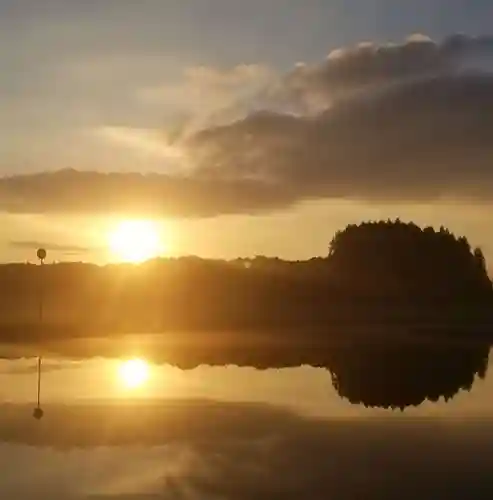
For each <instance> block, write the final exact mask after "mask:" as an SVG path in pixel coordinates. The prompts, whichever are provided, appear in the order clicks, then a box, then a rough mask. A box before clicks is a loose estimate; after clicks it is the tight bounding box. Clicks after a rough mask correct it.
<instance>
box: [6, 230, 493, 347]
mask: <svg viewBox="0 0 493 500" xmlns="http://www.w3.org/2000/svg"><path fill="white" fill-rule="evenodd" d="M486 269H487V267H486V262H485V258H484V256H483V254H482V252H481V250H480V249H478V248H476V249H472V248H471V246H470V244H469V243H468V241H467V239H466V238H465V237H463V236H462V237H456V236H454V235H453V234H452V233H451V232H449V231H448V230H446V229H444V228H440V229H439V230H438V231H436V230H434V229H433V228H431V227H426V228H423V229H421V228H419V227H418V226H416V225H415V224H413V223H403V222H401V221H399V220H396V221H379V222H363V223H361V224H359V225H349V226H347V227H346V228H345V229H344V230H343V231H339V232H337V233H336V234H335V235H334V237H333V239H332V241H331V242H330V246H329V248H328V253H327V255H326V256H325V257H318V258H313V259H310V260H307V261H297V262H289V261H283V260H281V259H278V258H267V257H256V258H254V259H236V260H233V261H220V260H207V259H200V258H197V257H183V258H178V259H154V260H150V261H148V262H145V263H143V264H141V265H131V264H112V265H106V266H97V265H94V264H86V263H56V264H51V265H45V266H43V268H41V267H40V266H37V265H33V264H7V265H2V266H0V290H3V291H4V293H3V294H2V301H1V302H0V339H3V340H9V341H16V340H19V339H23V340H26V339H33V340H35V339H40V338H42V339H45V340H46V339H59V338H65V337H77V336H86V335H102V336H107V335H112V334H121V333H129V332H132V333H135V332H166V331H174V332H177V331H181V332H202V333H204V332H210V331H228V332H237V333H238V332H241V331H256V332H259V331H268V332H273V331H276V332H278V333H279V332H280V331H282V332H283V333H282V334H279V335H281V336H282V338H287V337H288V336H292V335H294V337H295V338H298V337H299V336H300V335H301V336H302V339H303V340H306V339H307V338H310V339H312V338H313V335H314V336H315V337H316V338H317V339H320V338H323V339H327V337H332V336H335V335H337V334H338V332H339V331H348V330H351V331H356V330H365V329H367V328H370V327H371V326H375V325H377V326H379V327H383V328H387V327H390V328H395V326H396V325H398V326H400V327H402V326H403V325H407V326H409V325H414V326H417V325H419V324H427V325H429V324H430V323H431V324H433V325H435V326H437V327H438V326H440V325H445V326H446V328H447V330H449V331H450V329H451V328H452V329H453V328H455V327H457V326H458V325H460V326H461V327H464V326H465V327H467V328H469V329H470V327H471V325H472V324H473V325H474V326H475V327H477V326H479V325H484V324H485V322H486V323H487V322H488V321H489V318H490V311H491V304H492V297H493V292H492V285H491V281H490V279H489V277H488V274H487V270H486ZM41 287H42V289H43V324H42V325H40V322H39V319H38V314H39V300H40V289H41ZM336 330H337V331H336ZM313 332H316V333H313ZM276 335H277V334H276ZM279 335H277V337H279Z"/></svg>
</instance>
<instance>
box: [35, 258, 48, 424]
mask: <svg viewBox="0 0 493 500" xmlns="http://www.w3.org/2000/svg"><path fill="white" fill-rule="evenodd" d="M36 255H37V257H38V259H39V262H40V270H39V304H38V305H39V310H38V311H39V318H38V319H39V324H38V326H39V328H40V330H41V327H42V325H43V299H44V272H43V270H42V269H43V265H44V261H45V259H46V250H45V249H44V248H39V249H38V251H37V253H36ZM43 413H44V412H43V410H42V409H41V355H39V356H38V397H37V405H36V408H35V409H34V411H33V417H34V418H35V419H36V420H40V419H41V418H42V417H43Z"/></svg>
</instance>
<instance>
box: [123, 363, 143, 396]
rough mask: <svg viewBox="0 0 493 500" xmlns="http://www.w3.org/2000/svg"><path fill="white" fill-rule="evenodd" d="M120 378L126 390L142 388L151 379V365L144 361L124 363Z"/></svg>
mask: <svg viewBox="0 0 493 500" xmlns="http://www.w3.org/2000/svg"><path fill="white" fill-rule="evenodd" d="M119 376H120V380H121V381H122V383H123V385H124V386H125V387H126V388H128V389H135V388H138V387H141V386H143V385H144V384H145V383H146V382H147V380H148V379H149V365H148V364H147V363H146V362H145V361H144V360H142V359H129V360H127V361H123V362H122V363H121V365H120V367H119Z"/></svg>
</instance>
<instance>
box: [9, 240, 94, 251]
mask: <svg viewBox="0 0 493 500" xmlns="http://www.w3.org/2000/svg"><path fill="white" fill-rule="evenodd" d="M9 246H11V247H13V248H20V249H24V248H25V249H28V250H34V249H37V248H44V249H46V250H52V251H55V252H62V253H65V254H81V253H86V252H89V251H91V250H94V249H93V248H91V247H87V246H79V245H63V244H59V243H54V242H46V241H29V240H11V241H10V242H9Z"/></svg>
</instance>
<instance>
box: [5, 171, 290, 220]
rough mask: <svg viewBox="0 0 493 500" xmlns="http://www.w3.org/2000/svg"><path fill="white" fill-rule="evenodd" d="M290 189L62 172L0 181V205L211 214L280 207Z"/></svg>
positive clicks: (24, 209)
mask: <svg viewBox="0 0 493 500" xmlns="http://www.w3.org/2000/svg"><path fill="white" fill-rule="evenodd" d="M288 189H289V187H288V186H286V187H285V188H284V189H283V188H282V187H281V186H275V185H267V184H265V183H263V182H257V181H255V180H245V179H234V178H232V179H229V180H228V179H207V178H204V177H203V178H200V176H194V177H172V176H168V175H161V174H157V173H156V174H138V173H109V174H108V173H101V172H81V171H75V170H62V171H58V172H45V173H39V174H34V175H24V176H12V177H5V178H3V179H0V208H1V209H2V210H4V211H8V212H12V213H39V212H41V213H60V214H63V213H106V214H107V213H112V212H115V213H120V214H126V215H163V214H167V215H177V216H204V217H207V216H214V215H218V214H223V213H241V212H245V213H252V212H259V211H268V210H273V209H276V208H284V207H285V206H286V205H288V204H290V203H292V202H293V201H295V200H296V199H297V195H296V193H295V192H294V191H292V192H289V191H288Z"/></svg>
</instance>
